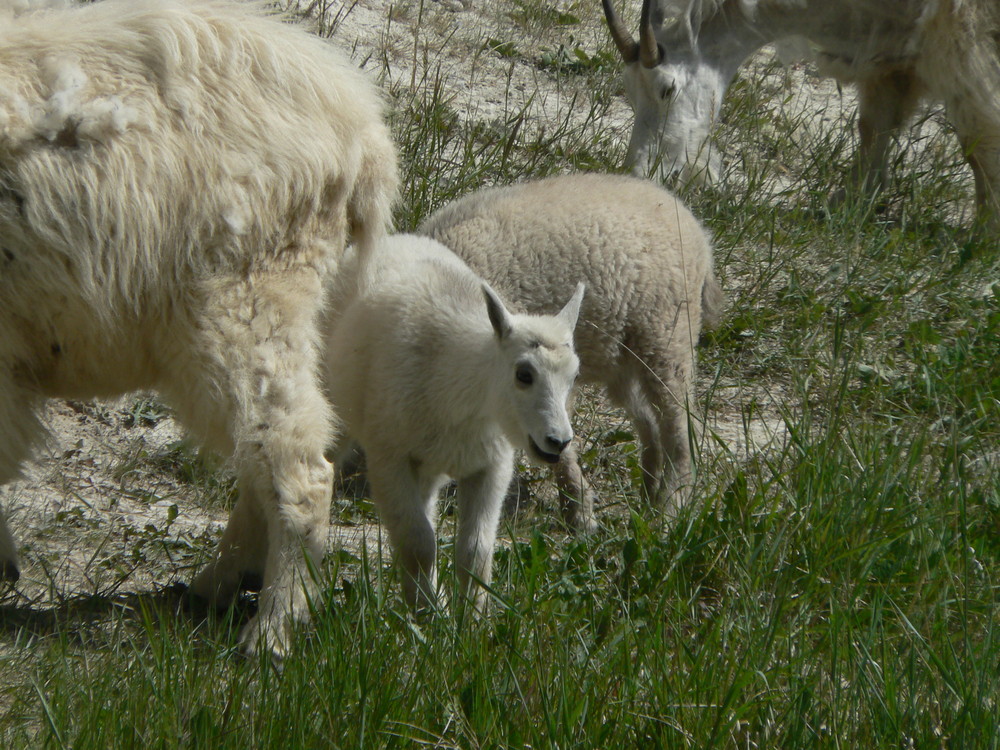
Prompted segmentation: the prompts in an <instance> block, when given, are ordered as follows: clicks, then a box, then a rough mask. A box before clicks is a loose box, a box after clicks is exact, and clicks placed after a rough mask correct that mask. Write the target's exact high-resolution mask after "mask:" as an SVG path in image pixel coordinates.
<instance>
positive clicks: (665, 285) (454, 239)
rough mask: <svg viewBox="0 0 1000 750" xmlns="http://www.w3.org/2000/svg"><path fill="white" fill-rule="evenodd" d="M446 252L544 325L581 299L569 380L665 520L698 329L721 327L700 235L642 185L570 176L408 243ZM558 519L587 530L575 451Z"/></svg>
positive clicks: (504, 193)
mask: <svg viewBox="0 0 1000 750" xmlns="http://www.w3.org/2000/svg"><path fill="white" fill-rule="evenodd" d="M417 231H418V232H419V233H420V234H426V235H428V236H430V237H433V238H434V239H436V240H438V241H439V242H442V243H444V244H445V245H447V246H448V247H449V248H451V249H452V250H453V251H454V252H455V253H456V254H457V255H458V256H459V257H461V258H462V259H463V260H465V262H466V263H468V264H469V265H470V266H471V267H472V269H473V270H474V271H476V272H477V273H479V274H480V275H481V276H482V277H483V278H485V279H486V280H487V281H489V282H490V284H492V285H493V286H494V287H496V289H497V290H499V291H500V293H501V294H503V295H505V297H506V298H507V299H508V300H509V301H510V302H511V303H512V304H513V305H515V306H516V307H517V308H520V309H523V310H525V311H527V312H529V313H533V314H540V313H545V312H551V311H552V309H553V304H554V301H555V300H560V299H565V298H566V297H567V296H569V295H570V294H571V293H572V291H573V288H574V285H575V284H576V283H577V282H578V281H581V280H582V281H583V282H584V283H585V284H586V285H587V296H586V299H585V300H584V302H583V307H582V309H581V311H580V325H579V326H578V327H577V331H576V350H577V353H578V355H579V357H580V380H581V381H582V382H593V383H601V384H603V385H604V386H605V387H606V388H607V391H608V395H609V396H610V398H611V400H612V401H613V402H614V403H616V404H617V405H619V406H623V407H624V408H625V409H626V411H627V412H628V413H629V415H630V416H631V418H632V421H633V424H634V425H635V428H636V431H637V432H638V434H639V437H640V439H641V441H642V446H643V449H642V468H643V486H644V489H645V494H646V496H647V498H649V499H650V500H652V501H654V502H656V503H657V504H659V505H660V506H661V507H663V509H664V510H665V511H666V512H667V513H668V514H673V512H674V511H675V510H676V507H677V506H678V505H680V504H681V503H682V502H683V501H684V500H685V499H686V498H687V497H688V496H689V494H690V492H689V490H690V488H689V486H688V485H689V483H690V477H691V450H690V438H689V435H688V421H689V419H688V408H689V406H690V405H691V403H692V400H693V395H694V378H695V345H696V344H697V343H698V337H699V334H700V332H701V328H702V324H703V323H706V324H709V325H711V324H713V323H714V322H715V321H716V320H717V319H718V317H719V316H720V314H721V308H722V302H723V297H722V290H721V289H720V288H719V285H718V282H717V281H716V280H715V274H714V272H713V268H712V244H711V240H710V238H709V236H708V233H707V232H706V231H705V230H704V229H703V228H702V227H701V225H700V224H699V223H698V220H697V219H695V218H694V216H692V215H691V212H690V211H688V209H687V208H686V207H685V206H684V204H683V203H681V202H680V201H679V200H678V199H677V198H675V197H674V196H673V195H672V194H670V193H669V192H667V191H666V190H663V189H662V188H660V187H657V186H656V185H654V184H653V183H651V182H649V181H647V180H640V179H636V178H633V177H624V176H620V175H602V174H579V175H567V176H561V177H550V178H548V179H544V180H537V181H533V182H525V183H523V184H520V185H511V186H509V187H502V188H493V189H488V190H482V191H479V192H477V193H473V194H472V195H468V196H466V197H464V198H461V199H459V200H457V201H455V202H454V203H451V204H449V205H447V206H445V207H444V208H442V209H440V210H439V211H438V212H437V213H435V214H433V215H432V216H430V217H429V218H428V219H427V220H426V221H424V223H423V224H422V225H421V226H420V228H419V229H418V230H417ZM556 478H557V481H558V483H559V488H560V495H561V497H562V502H563V511H564V514H565V516H566V518H567V520H568V521H569V522H570V523H571V524H572V525H574V526H576V527H577V528H578V529H581V530H584V531H588V530H591V529H593V528H594V527H595V526H596V521H595V519H594V510H593V502H594V501H593V497H592V494H591V492H590V490H589V488H588V487H587V486H586V483H585V481H584V478H583V474H582V473H581V471H580V466H579V463H578V459H577V452H576V449H575V447H573V446H569V447H567V449H566V450H564V451H563V455H562V459H561V460H560V462H559V465H558V466H557V467H556Z"/></svg>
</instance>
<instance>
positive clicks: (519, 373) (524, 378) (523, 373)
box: [514, 367, 535, 385]
mask: <svg viewBox="0 0 1000 750" xmlns="http://www.w3.org/2000/svg"><path fill="white" fill-rule="evenodd" d="M514 377H515V378H517V382H518V383H520V384H521V385H531V384H532V383H534V382H535V375H534V373H533V372H531V370H530V369H529V368H527V367H518V368H517V370H516V371H515V372H514Z"/></svg>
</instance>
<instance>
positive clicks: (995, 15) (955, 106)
mask: <svg viewBox="0 0 1000 750" xmlns="http://www.w3.org/2000/svg"><path fill="white" fill-rule="evenodd" d="M646 1H647V2H649V1H650V0H646ZM670 14H679V17H677V18H675V19H674V20H672V21H671V20H669V18H667V16H669V15H670ZM650 17H651V24H652V30H653V34H654V35H655V39H656V42H657V44H658V45H659V51H660V54H662V58H661V59H660V61H659V63H658V64H655V65H652V66H648V67H647V65H646V64H644V63H643V62H642V61H641V60H634V61H631V62H629V61H626V62H627V64H626V66H625V73H624V77H625V88H626V92H627V95H628V99H629V101H630V103H631V104H632V107H633V109H634V110H635V123H634V126H633V129H632V136H631V140H630V142H629V148H628V163H629V165H631V166H632V168H633V170H634V172H635V173H636V174H639V175H642V176H646V175H650V174H651V173H655V174H656V175H657V176H658V177H659V178H660V179H672V178H673V177H679V178H680V180H681V181H682V182H684V183H689V182H699V181H703V180H712V179H714V178H715V177H716V176H717V173H718V171H719V156H718V153H717V151H716V150H715V149H714V147H713V145H712V144H711V142H710V141H709V132H710V130H711V128H712V126H713V124H714V123H715V121H716V120H717V118H718V116H719V112H720V110H721V107H722V97H723V95H724V94H725V91H726V88H727V87H728V86H729V84H730V82H731V81H732V79H733V77H734V76H735V74H736V71H737V70H738V68H739V67H740V65H742V64H743V62H744V61H745V60H746V58H747V57H749V56H750V55H751V54H752V53H753V52H754V51H756V50H757V49H759V48H760V47H762V46H763V45H765V44H768V43H770V42H777V41H782V40H787V39H792V38H805V39H807V40H808V41H809V42H810V43H811V44H812V45H813V46H814V48H815V49H816V50H817V54H818V61H819V64H820V70H821V72H823V73H824V74H826V75H831V76H834V77H836V78H837V79H838V80H840V81H844V82H849V83H854V84H856V85H857V87H858V94H859V97H858V98H859V107H858V108H859V115H858V125H859V130H860V136H861V138H860V148H859V151H858V156H857V160H856V164H855V166H854V169H853V175H852V179H851V180H850V182H849V187H851V188H852V189H854V190H861V191H862V192H868V193H870V192H873V191H876V190H878V189H879V188H880V187H881V185H882V184H883V182H884V181H885V178H886V172H887V163H886V154H887V149H888V146H889V144H890V142H891V140H892V137H893V135H894V133H895V132H896V131H897V130H898V129H899V128H900V127H902V126H903V124H904V123H905V122H906V120H907V119H908V117H909V116H910V115H911V114H912V112H913V110H914V108H915V107H916V105H917V103H918V102H919V100H920V99H923V98H929V99H933V100H937V101H942V102H944V104H945V108H946V110H947V114H948V118H949V120H950V121H951V123H952V125H954V128H955V132H956V134H957V135H958V138H959V141H960V142H961V145H962V148H963V149H964V151H965V154H966V158H967V160H968V162H969V164H970V166H971V167H972V172H973V176H974V178H975V184H976V201H977V206H978V212H979V218H980V220H981V221H985V222H987V223H990V222H992V223H993V224H994V226H995V225H996V224H997V222H1000V41H998V40H1000V3H997V2H996V0H897V1H895V2H885V3H880V2H871V1H870V0H661V2H660V3H656V2H655V0H653V5H652V7H651V16H650ZM665 19H666V20H665ZM624 54H625V53H624V52H623V55H624Z"/></svg>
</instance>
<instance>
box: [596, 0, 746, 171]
mask: <svg viewBox="0 0 1000 750" xmlns="http://www.w3.org/2000/svg"><path fill="white" fill-rule="evenodd" d="M601 1H602V4H603V6H604V16H605V18H606V19H607V22H608V28H609V29H610V31H611V38H612V39H613V40H614V43H615V46H616V47H617V48H618V51H619V53H621V56H622V59H623V60H624V61H625V72H624V79H625V93H626V96H627V97H628V100H629V103H630V104H631V105H632V109H633V110H634V112H635V124H634V125H633V127H632V137H631V139H630V140H629V145H628V157H627V165H626V166H629V167H630V168H631V169H632V172H633V174H636V175H638V176H641V177H653V178H656V179H659V180H666V181H669V182H680V183H681V184H688V183H695V184H697V183H703V182H711V181H714V180H715V179H716V177H717V176H718V171H719V163H720V160H719V157H718V155H717V154H716V153H715V152H714V151H713V149H712V144H711V142H710V140H709V133H710V131H711V128H712V124H713V122H714V121H715V118H716V117H717V115H718V112H719V106H720V103H721V101H722V97H723V94H725V91H726V85H727V80H726V76H725V74H724V73H723V72H722V70H721V69H720V68H719V66H716V65H713V64H712V63H711V62H710V61H709V60H706V59H705V58H704V57H703V56H702V50H701V49H700V47H699V45H698V43H697V42H696V41H695V36H694V34H693V33H692V32H691V29H690V28H688V27H687V25H686V24H684V23H680V22H677V23H672V24H670V25H669V26H668V25H665V24H664V22H663V18H662V12H661V11H660V10H659V8H656V9H655V10H654V8H653V3H652V2H651V0H643V3H642V12H641V17H640V22H639V40H638V41H636V40H635V39H633V38H632V35H631V34H630V33H629V32H628V31H627V30H626V29H625V24H624V23H623V22H622V20H621V18H620V17H619V16H618V14H617V13H616V12H615V10H614V8H613V7H612V5H611V0H601Z"/></svg>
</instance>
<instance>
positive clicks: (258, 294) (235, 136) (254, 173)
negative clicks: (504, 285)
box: [0, 0, 397, 655]
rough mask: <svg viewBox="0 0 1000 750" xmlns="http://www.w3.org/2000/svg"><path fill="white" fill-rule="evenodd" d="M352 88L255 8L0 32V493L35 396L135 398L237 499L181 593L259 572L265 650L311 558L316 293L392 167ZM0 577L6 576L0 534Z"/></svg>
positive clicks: (304, 609) (152, 6)
mask: <svg viewBox="0 0 1000 750" xmlns="http://www.w3.org/2000/svg"><path fill="white" fill-rule="evenodd" d="M382 109H383V106H382V103H381V99H380V97H379V96H378V95H377V92H376V90H375V88H374V87H373V86H372V84H371V83H370V82H369V81H368V80H367V79H366V78H365V77H364V76H362V75H361V74H360V72H358V71H357V70H355V69H354V67H353V66H352V65H351V64H350V63H349V61H347V60H346V58H345V57H343V56H342V55H341V54H339V53H338V52H337V51H335V50H334V49H333V48H332V47H331V46H330V45H329V44H328V43H326V42H324V41H322V40H320V39H318V38H316V37H314V36H311V35H309V34H307V33H306V32H305V31H303V30H301V29H299V28H296V27H294V26H291V25H287V24H285V23H282V22H281V21H280V20H279V19H277V18H275V17H274V16H272V15H270V14H268V13H267V12H265V11H264V10H263V9H262V8H261V6H259V5H255V4H250V5H246V4H238V3H231V2H221V1H218V0H205V1H203V2H194V1H190V0H158V1H156V2H152V1H151V0H106V1H105V2H98V3H94V4H87V5H82V6H77V7H72V8H66V9H57V10H46V11H37V12H28V13H23V14H18V15H11V18H10V19H9V20H8V21H7V23H5V24H4V25H3V26H2V27H0V483H3V482H7V481H9V480H10V479H12V478H14V477H15V476H16V475H17V474H18V471H19V467H20V466H21V464H22V463H23V462H24V461H25V460H26V459H27V458H28V457H29V455H30V453H31V450H32V448H33V447H36V446H37V445H38V444H39V443H40V442H41V441H42V439H43V437H44V428H43V426H42V424H41V422H40V419H39V408H40V406H41V404H42V402H43V400H44V399H45V398H48V397H71V398H89V397H98V396H110V395H114V394H120V393H123V392H126V391H131V390H135V389H156V390H158V391H159V393H160V394H162V396H163V397H164V398H165V399H166V400H167V401H168V402H169V403H170V404H171V405H172V406H173V407H174V409H175V410H176V414H177V416H178V418H179V419H180V420H181V421H182V422H183V423H184V424H185V425H186V426H187V427H188V428H190V429H191V430H192V431H193V432H194V433H195V434H196V435H198V436H199V437H200V438H202V439H203V440H204V441H205V442H206V444H207V445H208V446H210V447H212V448H214V449H215V450H217V451H220V452H221V453H223V454H228V455H232V456H233V457H234V465H235V467H236V469H237V472H238V475H239V485H240V497H239V500H238V502H237V504H236V507H235V509H234V510H233V514H232V517H231V518H230V522H229V526H228V527H227V529H226V531H225V533H224V535H223V537H222V540H221V543H220V546H219V549H218V552H217V555H216V557H215V559H214V561H213V562H211V563H210V564H209V565H208V566H207V568H206V569H205V570H204V571H203V572H202V573H201V574H200V575H199V576H198V577H197V578H196V579H195V581H194V583H193V585H192V591H193V592H194V593H195V594H198V595H201V596H204V597H207V598H208V599H210V600H212V601H213V602H215V603H217V604H219V605H224V604H226V603H227V602H228V601H230V600H231V599H232V597H233V596H234V595H235V594H236V593H237V589H238V587H239V581H240V578H241V575H242V574H245V573H251V574H255V575H261V576H262V578H263V590H262V593H261V597H260V607H259V609H258V613H257V615H256V616H255V618H254V619H253V620H252V621H251V622H249V623H248V624H247V626H246V628H245V629H244V631H243V633H242V634H241V640H242V642H243V643H244V645H245V646H246V647H247V648H249V649H251V650H253V649H256V648H258V647H260V648H269V649H271V650H272V651H273V652H274V653H275V654H276V655H280V654H281V653H283V652H284V650H285V648H286V646H287V641H288V636H289V628H290V626H291V624H292V623H293V621H295V620H299V619H304V618H306V617H307V616H308V596H309V594H310V593H311V592H312V591H313V590H314V586H315V584H314V582H313V581H312V577H311V573H310V567H311V566H312V565H313V564H314V563H316V562H318V560H319V559H320V557H321V555H322V554H323V552H324V549H325V542H326V539H327V535H326V528H327V524H328V518H329V498H330V492H331V484H332V472H331V468H330V465H329V463H328V462H327V461H326V459H325V457H324V450H325V448H326V445H327V443H328V441H329V439H330V436H331V434H332V414H331V410H330V408H329V406H328V405H327V402H326V400H325V399H324V398H323V394H322V392H321V390H320V388H319V383H318V378H317V375H316V370H317V365H318V350H317V346H318V344H319V330H318V327H317V326H318V316H319V313H320V310H321V308H322V306H323V300H324V290H325V286H324V285H325V279H326V277H327V276H328V275H329V274H330V272H331V271H332V270H333V269H334V268H335V266H336V264H337V262H338V260H339V258H340V256H341V254H342V252H343V248H344V245H345V242H346V239H347V236H348V234H350V235H351V237H352V239H353V241H354V242H356V243H357V244H358V245H359V246H360V247H361V248H362V249H363V252H364V251H367V249H368V248H369V247H370V246H371V245H372V244H373V243H374V242H375V240H376V239H377V238H378V237H380V236H381V235H383V234H384V233H385V229H386V227H387V224H388V222H389V217H390V209H391V204H392V202H393V200H394V196H395V192H396V183H397V174H396V160H395V150H394V147H393V145H392V141H391V139H390V137H389V133H388V130H387V128H386V127H385V125H384V124H383V120H382ZM0 574H2V576H3V577H4V578H6V579H7V580H17V578H18V575H19V566H18V558H17V552H16V547H15V544H14V540H13V539H12V537H11V535H10V532H9V530H8V528H7V526H6V524H5V523H3V522H0Z"/></svg>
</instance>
